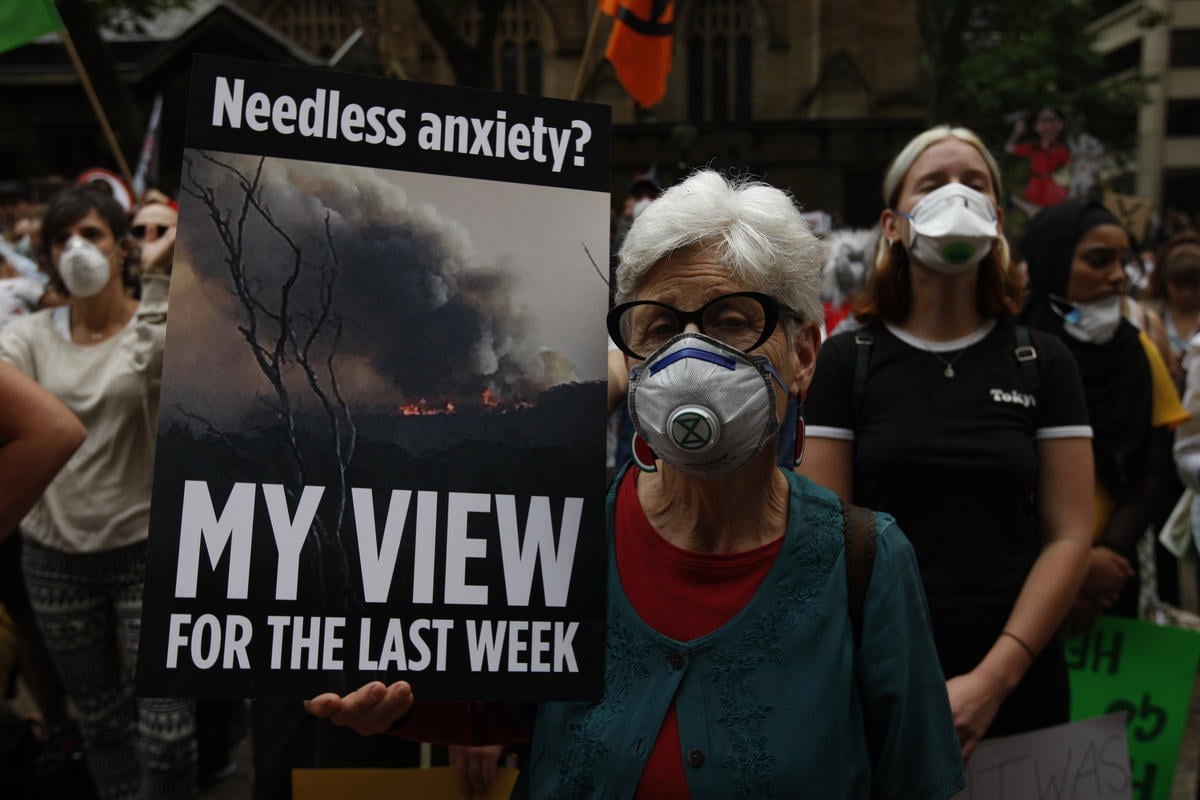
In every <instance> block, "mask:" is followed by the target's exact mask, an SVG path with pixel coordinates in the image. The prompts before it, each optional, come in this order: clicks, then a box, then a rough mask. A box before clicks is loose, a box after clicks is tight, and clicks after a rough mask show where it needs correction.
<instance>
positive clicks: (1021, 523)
mask: <svg viewBox="0 0 1200 800" xmlns="http://www.w3.org/2000/svg"><path fill="white" fill-rule="evenodd" d="M1000 192H1001V188H1000V176H999V171H998V169H997V167H996V163H995V160H994V159H993V158H992V157H991V155H990V154H989V153H988V151H987V149H986V148H985V147H984V146H983V143H982V142H981V141H980V140H979V138H978V137H977V136H976V135H975V134H974V133H972V132H971V131H969V130H966V129H964V128H950V127H946V126H940V127H936V128H932V129H930V130H928V131H925V132H924V133H922V134H920V135H919V136H917V137H916V138H914V139H913V140H912V141H911V142H909V143H908V145H906V146H905V148H904V149H903V150H902V151H901V152H900V154H899V155H898V156H897V157H896V159H895V161H894V162H893V163H892V165H891V166H890V167H889V169H888V171H887V174H886V176H885V178H884V183H883V195H884V200H885V203H886V205H887V207H886V209H885V210H884V211H883V213H882V214H881V216H880V228H881V231H882V236H881V237H880V244H879V248H878V251H877V255H876V260H875V273H874V275H873V277H872V280H871V283H870V284H869V285H868V287H867V290H866V292H865V294H864V296H863V297H862V299H861V300H860V302H859V305H858V307H857V312H856V313H857V317H858V320H859V322H860V323H862V325H863V327H862V328H861V329H859V330H857V331H851V332H848V333H845V334H841V335H838V336H834V337H832V338H831V339H830V340H829V341H828V342H827V343H826V344H825V346H824V347H823V349H822V351H821V354H820V358H819V360H818V362H817V369H816V374H815V376H814V378H813V382H812V386H811V388H810V391H809V394H808V397H807V398H806V400H805V407H806V412H807V421H808V436H809V445H808V454H807V457H806V459H805V461H804V463H803V465H802V467H801V471H802V472H803V473H804V474H805V475H807V476H808V477H810V478H812V479H813V480H815V481H816V482H817V483H820V484H822V485H824V486H827V487H829V488H830V489H833V490H834V491H835V492H837V493H838V494H839V495H841V496H842V497H843V498H845V499H847V500H852V501H853V502H855V503H857V504H860V505H865V506H868V507H871V508H875V509H877V510H880V511H886V512H889V513H891V514H893V515H894V516H895V517H896V520H897V522H899V524H900V526H901V527H902V528H903V530H904V531H905V533H906V534H907V535H908V537H909V539H910V540H911V541H912V543H913V546H914V549H915V550H916V554H917V561H918V564H919V565H920V568H921V577H922V582H923V584H924V586H925V591H926V595H927V597H928V600H929V605H930V611H931V614H932V619H933V630H934V638H935V640H936V643H937V648H938V656H939V658H940V660H941V664H942V669H943V671H944V672H945V674H946V677H947V679H948V680H947V684H946V687H947V691H948V693H949V696H950V705H951V708H952V710H953V713H954V721H955V726H956V728H957V730H958V735H959V740H960V744H961V746H962V750H963V754H964V756H966V755H969V754H970V752H971V751H972V750H973V749H974V747H975V745H976V744H977V743H978V742H979V740H980V739H982V738H983V737H984V736H985V735H989V734H990V735H999V734H1007V733H1016V732H1019V731H1025V730H1032V729H1036V728H1040V727H1045V726H1047V725H1052V724H1056V723H1060V722H1065V721H1066V720H1067V714H1068V711H1069V689H1068V685H1067V673H1066V667H1065V663H1064V661H1063V656H1062V651H1061V648H1060V647H1059V645H1058V643H1057V642H1056V640H1055V633H1056V631H1057V630H1058V628H1059V625H1060V624H1061V623H1062V621H1063V618H1064V617H1065V615H1066V613H1067V611H1068V609H1069V607H1070V605H1071V602H1072V600H1073V598H1074V597H1075V593H1076V590H1077V589H1078V588H1079V585H1080V582H1081V580H1082V579H1083V576H1084V573H1085V571H1086V568H1087V558H1088V555H1087V554H1088V544H1089V524H1090V516H1091V503H1092V491H1093V487H1092V476H1091V474H1090V473H1089V472H1088V471H1087V470H1079V469H1078V468H1077V465H1078V464H1080V463H1090V460H1091V439H1090V437H1091V429H1090V428H1089V427H1088V423H1087V419H1088V418H1087V409H1086V407H1085V404H1084V397H1083V391H1082V387H1081V385H1080V380H1079V375H1078V371H1077V370H1076V368H1075V364H1074V361H1073V360H1072V359H1071V356H1070V353H1068V352H1067V350H1066V348H1065V347H1063V345H1062V343H1061V342H1059V341H1058V340H1057V339H1055V338H1054V337H1049V336H1044V335H1042V334H1040V333H1037V332H1031V331H1029V330H1028V329H1025V328H1022V327H1019V326H1017V325H1015V324H1014V322H1013V317H1014V315H1015V314H1016V313H1017V312H1018V310H1019V307H1020V299H1021V286H1020V281H1019V279H1018V277H1017V274H1016V270H1013V269H1011V267H1010V263H1009V254H1008V248H1007V245H1006V244H1005V241H1004V237H1003V236H1002V235H1001V229H1002V222H1003V217H1002V211H1001V210H1000V209H999V208H997V198H999V197H1000V196H1001V194H1000Z"/></svg>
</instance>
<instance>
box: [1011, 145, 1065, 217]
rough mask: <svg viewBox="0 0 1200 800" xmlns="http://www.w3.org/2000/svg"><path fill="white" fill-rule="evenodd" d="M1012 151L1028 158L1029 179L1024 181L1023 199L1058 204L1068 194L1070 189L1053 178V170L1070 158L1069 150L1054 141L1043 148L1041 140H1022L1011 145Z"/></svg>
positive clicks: (1039, 203) (1050, 204)
mask: <svg viewBox="0 0 1200 800" xmlns="http://www.w3.org/2000/svg"><path fill="white" fill-rule="evenodd" d="M1013 153H1014V154H1015V155H1018V156H1022V157H1024V158H1027V159H1029V172H1030V175H1029V180H1028V181H1027V182H1026V183H1025V199H1026V200H1029V201H1030V202H1032V203H1036V204H1037V205H1039V206H1053V205H1058V204H1059V203H1061V202H1063V201H1064V200H1066V199H1067V198H1068V197H1069V196H1070V191H1069V190H1068V189H1067V187H1065V186H1061V185H1059V184H1058V182H1057V181H1055V180H1054V171H1055V170H1056V169H1058V168H1059V167H1061V166H1063V165H1064V164H1067V163H1068V162H1070V160H1071V151H1070V150H1068V149H1067V148H1066V147H1065V146H1064V145H1063V144H1062V143H1060V142H1055V143H1054V144H1052V145H1050V147H1047V148H1043V147H1042V145H1041V142H1023V143H1021V144H1018V145H1016V146H1015V147H1013Z"/></svg>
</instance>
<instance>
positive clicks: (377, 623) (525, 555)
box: [137, 58, 609, 700]
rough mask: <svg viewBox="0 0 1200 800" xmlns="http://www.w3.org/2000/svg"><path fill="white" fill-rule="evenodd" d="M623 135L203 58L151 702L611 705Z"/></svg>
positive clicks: (519, 109) (172, 346) (165, 419)
mask: <svg viewBox="0 0 1200 800" xmlns="http://www.w3.org/2000/svg"><path fill="white" fill-rule="evenodd" d="M608 149H609V117H608V110H607V109H606V108H603V107H598V106H592V105H585V104H579V103H566V102H561V101H554V100H547V99H543V98H531V97H523V96H515V95H507V94H498V93H492V92H482V91H475V90H464V89H458V88H452V87H437V86H428V85H421V84H413V83H408V82H402V81H388V80H382V79H376V78H365V77H362V76H354V75H347V74H340V73H333V72H326V71H321V70H301V69H292V68H283V67H275V66H268V65H262V64H255V63H249V62H243V61H234V60H228V59H216V58H199V59H197V60H196V62H195V67H194V70H193V85H192V94H191V98H190V116H189V123H188V133H187V148H186V151H185V156H184V170H183V175H184V178H183V185H182V189H181V203H180V223H179V230H178V241H177V246H176V255H175V266H174V273H173V276H172V282H171V301H170V302H171V305H170V312H169V315H168V325H167V342H166V350H165V355H164V366H163V388H162V396H161V404H160V409H159V417H158V420H159V427H158V449H157V456H156V465H155V484H154V497H153V506H152V511H151V531H150V545H149V546H150V549H149V555H148V570H147V577H146V589H145V603H144V612H143V619H142V637H141V645H140V651H139V660H138V666H137V679H138V691H139V693H141V694H143V695H149V696H226V697H279V698H299V697H309V696H312V695H314V694H316V693H319V692H323V691H339V692H343V691H346V690H348V689H352V688H355V687H357V686H359V685H361V684H363V683H365V682H367V681H370V680H383V681H392V680H396V679H400V678H403V679H405V680H408V681H409V682H411V683H412V684H413V687H414V690H415V692H416V693H417V694H418V695H419V696H421V697H422V698H424V699H447V700H450V699H495V700H545V699H588V698H594V697H598V696H599V695H600V692H601V680H602V674H603V667H604V664H603V637H604V625H603V623H604V598H603V594H604V589H603V587H604V571H605V564H606V555H605V553H606V549H605V546H604V541H603V537H604V509H603V491H604V486H603V481H604V413H603V409H604V384H603V381H604V378H605V375H606V372H605V347H604V334H603V331H604V322H603V316H604V312H605V297H606V293H605V286H604V284H603V282H602V281H601V279H600V278H599V277H598V275H597V273H596V270H595V268H594V266H593V264H592V263H590V259H591V258H592V257H593V256H599V257H603V255H604V254H606V253H607V234H608V231H607V222H608V207H609V199H608V194H607V187H608V168H609V167H608Z"/></svg>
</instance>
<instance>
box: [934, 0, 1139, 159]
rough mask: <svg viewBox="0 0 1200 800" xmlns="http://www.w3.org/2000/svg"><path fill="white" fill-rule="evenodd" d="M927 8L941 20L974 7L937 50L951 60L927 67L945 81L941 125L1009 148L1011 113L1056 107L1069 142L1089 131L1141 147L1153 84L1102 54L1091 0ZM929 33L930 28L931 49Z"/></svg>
mask: <svg viewBox="0 0 1200 800" xmlns="http://www.w3.org/2000/svg"><path fill="white" fill-rule="evenodd" d="M918 5H919V6H936V7H937V12H936V13H937V14H938V15H939V18H941V19H946V18H950V17H953V16H954V12H955V11H959V12H961V11H962V10H963V9H969V10H968V11H967V12H966V14H965V24H963V25H961V26H957V27H956V28H955V29H950V28H948V27H945V28H943V29H942V30H939V31H937V34H938V35H940V36H942V37H943V41H942V42H940V43H938V45H937V46H936V47H935V48H933V49H932V52H935V53H945V54H946V55H947V56H948V58H946V59H943V60H942V63H933V59H930V63H929V64H928V66H929V68H930V69H931V70H935V71H933V73H932V74H933V75H934V76H939V75H940V78H941V79H942V83H943V91H942V92H941V94H942V95H943V96H942V97H941V98H940V102H939V103H937V104H935V105H934V106H933V107H931V115H933V116H935V117H936V118H937V121H950V122H957V123H960V124H963V125H966V126H968V127H971V128H973V129H975V130H976V131H977V132H978V133H979V134H980V135H981V136H983V137H984V138H985V140H987V141H988V142H989V143H991V144H992V145H993V146H995V147H996V149H1000V145H1002V144H1003V142H1004V140H1005V139H1006V138H1007V135H1008V132H1009V130H1010V128H1011V123H1010V122H1009V121H1008V120H1006V119H1005V117H1006V115H1008V114H1012V113H1014V112H1018V111H1026V112H1028V113H1029V115H1030V117H1032V115H1034V114H1036V112H1037V110H1038V109H1039V108H1042V107H1046V106H1050V107H1054V108H1058V109H1059V110H1061V111H1062V113H1063V114H1064V116H1065V117H1066V120H1067V133H1068V135H1070V134H1077V133H1081V132H1087V133H1090V134H1091V135H1093V136H1095V137H1096V138H1097V139H1099V140H1100V141H1101V142H1102V143H1103V144H1104V146H1105V148H1106V150H1107V151H1109V152H1110V153H1117V154H1119V153H1122V152H1128V151H1130V150H1131V149H1132V148H1133V146H1134V144H1135V139H1136V133H1137V111H1138V108H1139V107H1140V106H1141V105H1142V103H1144V102H1145V97H1146V85H1147V83H1148V79H1147V78H1146V77H1145V76H1142V75H1140V74H1126V75H1120V76H1114V75H1112V74H1111V69H1110V68H1109V67H1108V66H1107V65H1106V64H1105V62H1104V59H1103V57H1102V56H1100V55H1099V54H1097V53H1096V52H1095V50H1094V49H1093V44H1094V37H1093V36H1092V35H1091V34H1090V33H1089V32H1088V29H1087V28H1088V24H1089V23H1090V22H1091V21H1092V20H1093V19H1094V18H1095V16H1096V14H1095V11H1094V10H1093V9H1092V7H1091V3H1090V2H1088V0H1041V1H1040V2H1036V3H1031V2H1028V0H918ZM926 13H928V12H926ZM960 18H963V17H960ZM929 27H930V26H928V25H926V26H923V31H922V33H923V35H924V36H925V37H926V42H927V43H928V38H927V37H928V35H929V33H930V30H929ZM927 52H930V51H928V50H927ZM934 80H935V82H937V80H938V79H937V78H935V79H934ZM935 97H936V94H935ZM939 105H940V108H939V107H938V106H939ZM1030 122H1032V119H1030Z"/></svg>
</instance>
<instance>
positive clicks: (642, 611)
mask: <svg viewBox="0 0 1200 800" xmlns="http://www.w3.org/2000/svg"><path fill="white" fill-rule="evenodd" d="M638 475H639V472H638V470H636V469H632V468H631V469H630V470H629V471H628V472H627V473H626V474H625V478H624V479H623V480H622V481H621V486H620V487H619V488H618V490H617V505H616V511H615V515H614V523H615V524H614V527H615V529H616V554H617V575H618V576H620V580H621V587H622V588H623V589H624V590H625V595H626V596H627V597H628V598H629V602H630V603H631V604H632V605H633V608H634V610H635V611H636V612H637V614H638V616H639V617H641V618H642V620H643V621H645V622H646V624H647V625H649V626H650V627H651V628H653V629H654V630H656V631H658V632H659V633H661V634H663V635H664V636H669V637H670V638H672V639H676V640H678V641H681V642H686V641H690V640H692V639H698V638H700V637H701V636H704V635H705V634H708V633H711V632H712V631H714V630H716V629H717V628H719V627H721V626H722V625H724V624H725V623H726V622H729V620H731V619H733V617H734V616H735V615H736V614H737V613H738V612H739V611H741V610H742V608H744V607H745V605H746V604H747V603H749V602H750V600H751V598H753V597H754V593H755V592H756V591H758V587H759V586H760V585H761V584H762V582H763V578H765V577H766V576H767V572H769V571H770V569H771V565H772V564H774V563H775V557H776V556H777V555H778V554H779V549H780V547H781V546H782V545H783V537H782V536H781V537H779V538H778V539H776V540H775V541H773V542H769V543H767V544H765V545H762V546H761V547H756V548H754V549H753V550H746V551H745V552H741V553H735V554H732V555H708V554H704V553H694V552H692V551H690V550H684V549H682V548H680V547H676V546H675V545H673V544H671V543H670V542H668V541H667V540H666V539H664V538H663V537H662V536H661V535H660V534H659V533H658V531H656V530H655V529H654V526H652V525H651V524H650V520H648V519H646V512H644V511H643V510H642V504H641V503H640V502H639V501H638V496H637V478H638ZM635 797H636V798H638V800H649V798H674V797H688V788H687V779H686V778H685V777H684V772H683V747H682V745H681V744H680V740H679V719H678V717H676V715H675V704H674V703H672V704H671V708H670V710H668V711H667V716H666V718H665V719H664V720H663V725H662V729H661V730H660V731H659V732H658V739H657V740H655V742H654V748H653V749H652V750H651V751H650V758H649V760H648V761H647V762H646V769H645V771H643V772H642V779H641V782H640V783H639V784H638V790H637V794H636V795H635Z"/></svg>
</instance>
